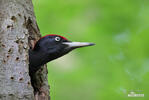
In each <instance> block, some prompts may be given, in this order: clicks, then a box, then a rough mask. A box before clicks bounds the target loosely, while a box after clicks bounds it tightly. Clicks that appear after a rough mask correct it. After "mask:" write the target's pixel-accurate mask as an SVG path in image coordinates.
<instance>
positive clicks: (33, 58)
mask: <svg viewBox="0 0 149 100" xmlns="http://www.w3.org/2000/svg"><path fill="white" fill-rule="evenodd" d="M92 45H94V44H93V43H87V42H72V41H70V40H68V39H66V38H65V37H63V36H60V35H55V34H50V35H46V36H44V37H41V38H40V39H39V40H38V41H37V42H36V44H35V46H34V48H33V49H32V50H31V49H30V50H29V62H30V70H33V71H36V70H38V69H39V68H40V67H39V66H41V65H43V64H46V63H47V62H49V61H51V60H54V59H56V58H59V57H61V56H63V55H65V54H67V53H69V52H70V51H72V50H74V49H76V48H81V47H86V46H92ZM31 66H33V67H31ZM33 68H34V69H33Z"/></svg>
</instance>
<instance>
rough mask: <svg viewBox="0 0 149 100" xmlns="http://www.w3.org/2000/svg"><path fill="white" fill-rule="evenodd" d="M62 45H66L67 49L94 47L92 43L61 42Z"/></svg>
mask: <svg viewBox="0 0 149 100" xmlns="http://www.w3.org/2000/svg"><path fill="white" fill-rule="evenodd" d="M62 44H65V45H67V46H68V47H69V48H80V47H86V46H92V45H95V44H94V43H87V42H63V43H62Z"/></svg>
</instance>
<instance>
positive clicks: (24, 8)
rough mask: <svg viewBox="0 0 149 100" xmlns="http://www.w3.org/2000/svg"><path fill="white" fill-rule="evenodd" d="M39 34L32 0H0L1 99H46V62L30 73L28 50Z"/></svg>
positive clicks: (47, 92)
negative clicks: (31, 75)
mask: <svg viewBox="0 0 149 100" xmlns="http://www.w3.org/2000/svg"><path fill="white" fill-rule="evenodd" d="M40 36H41V35H40V32H39V29H38V26H37V24H36V18H35V16H34V11H33V5H32V1H31V0H0V100H49V86H48V81H47V69H46V66H43V67H42V69H40V70H39V71H38V72H37V73H36V74H35V75H34V77H33V79H30V76H29V60H28V58H29V57H28V50H29V49H30V48H33V46H34V44H35V42H36V41H37V40H38V39H39V38H40ZM31 80H34V81H33V83H32V84H31ZM33 86H34V88H33ZM34 89H36V91H35V90H34Z"/></svg>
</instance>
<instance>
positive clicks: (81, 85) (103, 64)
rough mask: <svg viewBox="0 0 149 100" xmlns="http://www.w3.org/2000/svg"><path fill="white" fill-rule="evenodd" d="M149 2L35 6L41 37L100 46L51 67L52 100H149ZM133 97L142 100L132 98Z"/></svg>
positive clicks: (70, 0)
mask: <svg viewBox="0 0 149 100" xmlns="http://www.w3.org/2000/svg"><path fill="white" fill-rule="evenodd" d="M148 5H149V1H148V0H110V1H108V0H34V8H35V14H36V17H37V22H38V25H39V27H40V30H41V33H42V35H46V34H51V33H56V34H59V35H63V36H65V37H67V38H69V39H70V40H73V41H86V42H94V43H96V45H95V46H93V47H88V48H82V49H78V50H75V51H73V52H72V53H70V54H69V55H66V56H64V57H62V58H60V59H58V60H55V61H53V62H50V63H49V64H48V69H49V75H48V76H49V84H50V86H51V89H50V91H51V96H52V99H53V100H132V99H134V100H148V98H149V95H148V94H149V87H148V84H149V80H148V76H149V46H148V43H149V13H148V12H149V6H148ZM130 91H134V92H136V93H140V94H144V95H145V97H144V98H141V97H140V98H137V97H136V98H129V97H128V96H127V95H128V93H129V92H130Z"/></svg>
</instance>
